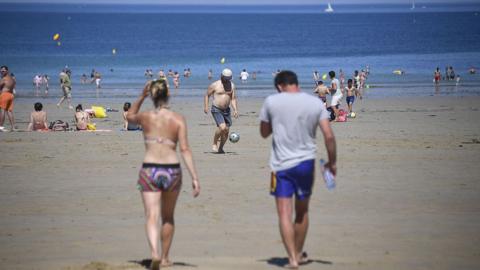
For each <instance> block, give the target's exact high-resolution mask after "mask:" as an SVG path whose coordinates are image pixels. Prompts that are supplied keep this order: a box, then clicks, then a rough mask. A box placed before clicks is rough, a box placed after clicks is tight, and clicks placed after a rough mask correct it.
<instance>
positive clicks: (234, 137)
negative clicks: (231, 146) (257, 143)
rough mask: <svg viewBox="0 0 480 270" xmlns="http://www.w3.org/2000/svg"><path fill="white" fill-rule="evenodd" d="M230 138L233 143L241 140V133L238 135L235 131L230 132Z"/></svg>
mask: <svg viewBox="0 0 480 270" xmlns="http://www.w3.org/2000/svg"><path fill="white" fill-rule="evenodd" d="M229 140H230V141H231V142H232V143H236V142H238V141H239V140H240V135H238V134H237V133H235V132H232V133H231V134H230V137H229Z"/></svg>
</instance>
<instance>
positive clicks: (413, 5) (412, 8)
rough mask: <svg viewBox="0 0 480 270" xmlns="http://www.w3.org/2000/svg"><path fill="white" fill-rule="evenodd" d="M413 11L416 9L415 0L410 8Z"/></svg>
mask: <svg viewBox="0 0 480 270" xmlns="http://www.w3.org/2000/svg"><path fill="white" fill-rule="evenodd" d="M410 9H411V10H414V9H415V0H413V1H412V7H411V8H410Z"/></svg>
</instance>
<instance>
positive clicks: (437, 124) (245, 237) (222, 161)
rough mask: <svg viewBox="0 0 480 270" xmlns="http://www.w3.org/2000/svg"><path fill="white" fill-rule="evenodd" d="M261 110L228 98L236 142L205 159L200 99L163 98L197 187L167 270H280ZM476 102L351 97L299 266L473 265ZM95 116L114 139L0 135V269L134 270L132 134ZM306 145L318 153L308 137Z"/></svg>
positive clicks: (140, 244)
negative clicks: (178, 116) (305, 258)
mask: <svg viewBox="0 0 480 270" xmlns="http://www.w3.org/2000/svg"><path fill="white" fill-rule="evenodd" d="M31 101H32V103H33V100H31ZM52 102H53V101H52ZM20 103H22V104H17V106H16V112H15V115H16V117H17V120H18V126H19V127H20V128H26V125H27V123H26V122H27V119H28V116H29V112H30V111H31V108H32V105H30V104H29V105H27V104H26V102H25V101H24V102H20ZM261 103H262V100H260V99H240V101H239V106H240V110H241V116H240V118H239V119H238V120H237V121H234V126H233V128H232V130H233V131H237V132H239V134H240V135H241V140H240V142H239V143H237V144H231V143H229V144H227V146H226V151H227V154H226V155H216V154H212V153H210V145H211V142H210V141H211V136H212V134H213V130H214V125H213V120H212V119H211V116H209V115H208V116H205V115H204V114H203V112H202V107H201V99H198V100H193V99H183V100H175V99H174V100H173V102H172V108H173V109H174V110H176V111H179V112H182V113H183V114H184V115H186V117H187V119H188V123H189V137H190V141H191V146H192V149H193V153H194V157H195V160H196V165H197V168H198V171H199V175H200V181H201V184H202V193H201V195H200V197H199V198H197V199H193V198H192V196H191V188H190V184H189V183H190V179H189V178H188V176H187V177H185V179H184V186H183V191H182V195H181V197H180V200H179V203H178V207H177V212H176V225H177V227H176V229H177V231H176V235H175V238H174V244H173V248H172V251H171V257H172V259H173V261H174V262H175V263H176V265H175V267H174V269H280V268H279V266H281V265H282V264H284V263H285V262H286V259H285V257H286V256H285V251H284V249H283V246H282V245H281V240H280V235H279V232H278V226H277V217H276V213H275V210H274V209H275V208H274V202H273V199H272V197H270V196H269V195H268V188H269V168H268V162H267V161H268V156H269V151H270V140H263V139H261V138H260V136H259V134H258V121H257V115H258V111H259V109H260V106H261ZM478 104H480V98H479V97H463V98H462V97H425V98H416V99H411V98H391V99H382V100H364V101H361V102H357V103H356V104H355V107H356V111H357V112H358V117H357V118H356V119H353V120H351V121H349V122H347V123H336V124H334V125H333V126H334V130H335V134H336V137H337V143H338V157H339V158H338V167H339V168H338V170H339V171H338V187H337V189H336V190H335V191H333V192H328V191H327V190H326V188H325V186H324V184H323V182H322V180H321V179H320V178H319V176H317V184H316V186H315V189H314V195H313V198H312V203H311V215H310V218H311V223H310V231H309V235H308V239H307V243H306V247H305V248H306V250H307V251H308V253H309V255H310V258H311V259H312V262H311V263H310V264H308V265H306V266H304V267H302V269H479V268H480V165H479V162H480V144H479V142H478V140H480V121H479V120H478V119H480V111H479V107H480V105H478ZM85 105H91V104H85ZM107 105H110V106H115V107H116V108H119V109H120V108H121V104H118V103H117V104H107ZM46 110H47V111H48V114H49V119H50V120H54V119H64V120H68V119H72V112H71V111H68V110H67V109H57V108H56V107H55V105H54V103H49V104H46ZM95 121H96V122H97V123H98V127H99V128H105V129H114V131H113V132H108V133H107V132H104V133H86V132H85V133H80V132H66V133H64V132H56V133H53V132H51V133H35V132H30V133H28V132H14V133H2V134H0V156H1V158H2V159H1V162H0V167H1V174H0V175H1V176H0V205H1V206H0V269H71V270H73V269H88V270H92V269H144V268H143V266H142V265H141V263H142V260H144V259H147V258H148V256H149V249H148V246H147V242H146V239H145V235H144V227H143V222H144V220H143V208H142V204H141V199H140V196H139V193H138V191H137V190H136V189H135V183H136V176H137V171H138V169H139V166H140V164H141V161H142V158H143V153H144V148H143V142H142V136H141V133H139V132H120V131H118V130H119V129H120V127H121V113H110V117H109V118H107V119H103V120H101V119H96V120H95ZM6 126H7V127H8V125H6ZM318 143H319V145H320V147H319V152H320V155H321V156H325V150H324V146H323V144H322V138H321V136H320V137H319V138H318ZM185 175H188V174H187V173H186V172H185Z"/></svg>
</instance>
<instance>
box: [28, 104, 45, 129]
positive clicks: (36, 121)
mask: <svg viewBox="0 0 480 270" xmlns="http://www.w3.org/2000/svg"><path fill="white" fill-rule="evenodd" d="M33 108H34V109H35V111H33V112H32V113H31V114H30V123H29V124H28V128H27V130H28V131H47V130H48V123H47V113H46V112H44V111H42V109H43V105H42V103H40V102H37V103H35V105H33Z"/></svg>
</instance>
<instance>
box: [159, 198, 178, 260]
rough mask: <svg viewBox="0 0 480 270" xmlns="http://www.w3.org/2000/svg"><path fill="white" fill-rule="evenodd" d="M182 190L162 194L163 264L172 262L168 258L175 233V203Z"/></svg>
mask: <svg viewBox="0 0 480 270" xmlns="http://www.w3.org/2000/svg"><path fill="white" fill-rule="evenodd" d="M179 194H180V190H177V191H169V192H164V193H163V196H162V234H161V240H162V256H161V260H162V263H161V265H163V266H168V265H171V262H170V261H169V259H168V253H169V252H170V247H171V245H172V240H173V233H174V232H175V221H174V218H173V215H174V211H175V205H176V204H177V199H178V195H179Z"/></svg>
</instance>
